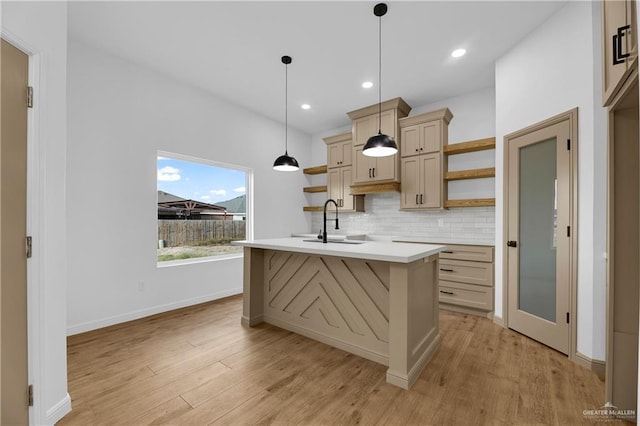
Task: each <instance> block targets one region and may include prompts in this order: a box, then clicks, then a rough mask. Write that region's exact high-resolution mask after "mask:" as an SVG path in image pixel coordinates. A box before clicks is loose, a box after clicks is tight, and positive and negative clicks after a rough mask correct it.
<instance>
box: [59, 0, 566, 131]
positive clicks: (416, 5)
mask: <svg viewBox="0 0 640 426" xmlns="http://www.w3.org/2000/svg"><path fill="white" fill-rule="evenodd" d="M374 4H375V2H368V1H366V2H364V1H357V2H338V1H325V2H313V1H297V2H293V1H290V2H268V1H258V2H247V1H233V2H231V1H229V2H217V1H195V2H185V1H161V2H154V1H142V2H106V1H105V2H93V1H77V2H69V3H68V24H69V36H70V37H71V38H74V39H77V40H80V41H81V42H84V43H86V44H88V45H91V46H94V47H96V48H99V49H102V50H105V51H107V52H110V53H112V54H114V55H117V56H119V57H122V58H125V59H127V60H129V61H132V62H134V63H137V64H140V65H142V66H145V67H148V68H152V69H155V70H157V71H159V72H161V73H163V74H166V75H169V76H171V77H173V78H176V79H178V80H181V81H183V82H186V83H188V84H190V85H193V86H195V87H197V88H199V89H201V90H205V91H207V92H210V93H212V94H214V95H215V96H218V97H221V98H223V99H226V100H228V101H230V102H232V103H234V104H237V105H240V106H242V107H244V108H246V109H249V110H252V111H255V112H258V113H260V114H262V115H264V116H267V117H269V118H272V119H274V120H278V121H284V104H285V100H284V99H285V94H284V86H285V66H284V65H283V64H282V62H281V61H280V58H281V56H282V55H289V56H291V57H292V58H293V62H292V63H291V65H289V67H288V79H289V96H288V99H289V101H288V102H289V113H288V114H289V125H290V126H291V127H294V128H296V129H299V130H301V131H304V132H306V133H315V132H319V131H324V130H329V129H334V128H337V127H342V126H345V125H348V124H349V119H348V117H347V115H346V112H348V111H351V110H354V109H358V108H361V107H364V106H368V105H371V104H375V103H377V102H378V18H377V17H376V16H374V15H373V6H374ZM564 4H565V2H553V1H531V2H528V1H498V2H484V1H469V2H462V1H444V2H434V1H410V2H388V6H389V11H388V13H387V14H386V15H385V16H384V17H383V18H382V98H383V100H385V99H390V98H394V97H397V96H401V97H402V98H404V100H405V101H407V103H409V105H412V106H416V107H417V106H422V105H427V104H430V103H432V102H436V101H439V100H442V99H446V98H449V97H454V96H457V95H461V94H463V93H467V92H470V91H474V90H479V89H482V88H486V87H491V86H493V85H494V64H495V61H496V59H497V58H499V57H501V56H502V55H503V54H504V53H505V52H507V51H508V50H509V49H510V48H511V47H512V46H513V45H515V44H516V43H517V42H518V41H519V40H521V39H522V38H523V37H524V36H526V35H527V34H528V33H530V32H531V31H532V30H533V29H535V28H536V27H538V26H539V25H540V24H541V23H542V22H544V21H545V20H546V19H547V18H549V17H550V16H551V15H552V14H554V13H555V12H556V11H557V10H559V9H560V8H561V7H562V6H563V5H564ZM459 47H463V48H465V49H466V50H467V54H466V55H465V56H463V57H462V58H457V59H454V58H452V57H451V56H450V54H451V51H453V50H454V49H456V48H459ZM365 80H370V81H372V82H374V86H373V88H371V89H363V88H362V87H361V84H362V82H363V81H365ZM303 103H308V104H310V105H311V109H309V110H306V111H305V110H302V109H301V108H300V105H301V104H303Z"/></svg>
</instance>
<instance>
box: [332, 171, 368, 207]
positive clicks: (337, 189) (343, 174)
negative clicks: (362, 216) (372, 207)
mask: <svg viewBox="0 0 640 426" xmlns="http://www.w3.org/2000/svg"><path fill="white" fill-rule="evenodd" d="M351 183H352V168H351V166H345V167H336V168H333V169H329V170H328V171H327V196H328V198H332V199H334V200H336V202H337V203H338V210H339V211H341V212H363V211H364V195H351V194H350V191H351Z"/></svg>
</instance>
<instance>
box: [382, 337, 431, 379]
mask: <svg viewBox="0 0 640 426" xmlns="http://www.w3.org/2000/svg"><path fill="white" fill-rule="evenodd" d="M441 342H442V339H441V338H440V334H438V335H437V336H436V338H435V339H433V341H432V342H431V343H430V344H429V346H428V347H427V349H426V350H425V351H424V352H423V353H422V355H421V356H420V358H419V359H418V361H417V362H416V363H415V364H414V365H413V367H411V370H409V373H408V374H407V375H406V376H405V375H403V374H398V373H397V372H395V371H391V369H388V370H387V376H386V377H387V383H389V384H392V385H395V386H398V387H400V388H402V389H404V390H409V389H411V387H413V385H414V383H415V382H416V381H417V380H418V378H419V377H420V374H422V370H424V368H425V367H426V366H427V364H428V363H429V361H431V358H433V355H434V354H435V353H436V350H437V349H438V348H439V347H440V343H441Z"/></svg>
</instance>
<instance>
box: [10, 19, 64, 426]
mask: <svg viewBox="0 0 640 426" xmlns="http://www.w3.org/2000/svg"><path fill="white" fill-rule="evenodd" d="M0 38H2V39H3V40H5V41H7V42H9V43H10V44H12V45H13V46H14V47H16V48H17V49H19V50H21V51H22V52H24V53H25V54H26V55H27V56H28V57H29V68H28V74H29V76H28V82H29V83H28V84H29V86H31V87H33V107H32V108H29V109H28V110H27V235H30V236H32V237H33V246H32V250H33V257H32V258H30V259H28V260H27V344H28V348H27V354H28V355H27V356H28V360H27V363H28V369H27V374H28V381H29V384H31V385H33V399H34V404H33V406H32V407H29V424H30V425H38V424H48V423H50V420H55V421H57V420H59V418H60V417H57V416H56V415H57V414H58V413H57V410H50V411H52V412H51V413H48V412H47V409H46V406H45V404H44V403H43V402H44V399H45V398H44V393H43V387H44V384H45V371H44V370H45V366H46V357H45V353H44V349H45V348H46V344H45V343H46V342H45V335H44V329H45V327H44V323H45V320H46V319H45V318H44V316H43V315H42V314H41V312H42V311H43V309H44V303H43V301H44V300H45V299H44V283H43V280H42V277H43V276H44V274H43V272H42V268H43V262H42V256H43V247H44V245H43V244H42V242H43V241H42V240H43V235H44V234H43V229H44V223H43V222H44V217H43V216H42V214H40V212H41V211H42V206H44V193H43V190H42V189H43V188H44V182H43V179H44V174H43V173H42V172H41V171H40V169H41V167H44V164H42V162H41V160H40V158H41V157H42V155H43V152H44V149H43V145H42V139H41V136H40V132H39V129H40V128H41V126H40V124H41V120H42V117H41V109H40V105H41V103H42V102H43V100H44V96H41V92H42V85H41V84H40V76H41V73H42V68H41V67H42V58H41V53H40V52H38V51H37V50H36V49H35V48H33V46H30V45H29V44H28V43H27V42H25V41H24V40H22V39H20V38H19V37H17V36H16V35H14V34H12V33H10V32H9V31H7V30H6V29H4V28H2V30H1V32H0ZM53 411H56V412H53Z"/></svg>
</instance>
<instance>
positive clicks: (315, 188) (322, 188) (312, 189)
mask: <svg viewBox="0 0 640 426" xmlns="http://www.w3.org/2000/svg"><path fill="white" fill-rule="evenodd" d="M302 190H303V191H304V192H327V185H318V186H305V187H304V188H302Z"/></svg>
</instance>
